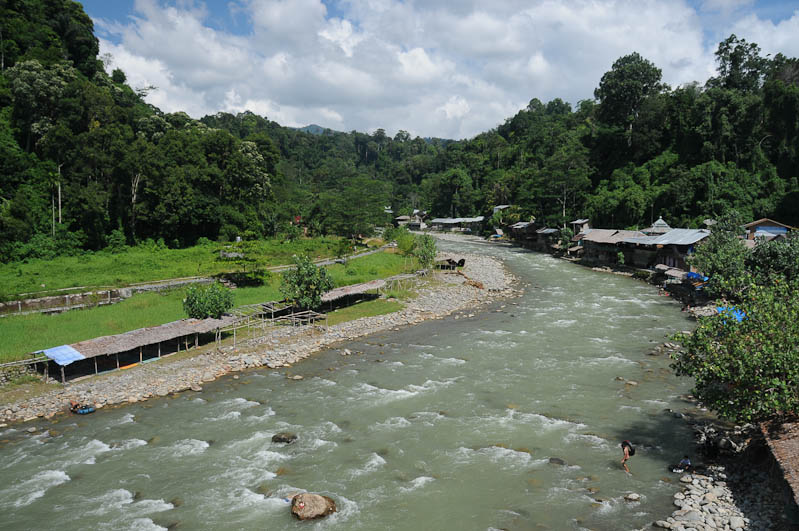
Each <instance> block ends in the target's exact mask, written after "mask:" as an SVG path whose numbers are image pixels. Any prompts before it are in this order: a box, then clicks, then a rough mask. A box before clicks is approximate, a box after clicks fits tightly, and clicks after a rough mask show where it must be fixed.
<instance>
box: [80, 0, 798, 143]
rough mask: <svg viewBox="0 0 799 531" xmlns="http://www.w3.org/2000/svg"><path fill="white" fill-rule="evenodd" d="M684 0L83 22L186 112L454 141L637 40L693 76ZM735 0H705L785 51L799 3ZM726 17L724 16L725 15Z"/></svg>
mask: <svg viewBox="0 0 799 531" xmlns="http://www.w3.org/2000/svg"><path fill="white" fill-rule="evenodd" d="M687 2H688V0H637V1H636V0H572V1H569V2H562V1H560V0H492V1H491V2H490V3H488V2H484V1H479V0H461V1H458V2H451V1H448V0H335V1H334V2H332V3H331V2H327V4H328V5H331V6H332V7H331V8H330V10H328V7H326V5H325V4H323V3H322V2H321V0H237V2H231V4H230V9H231V10H235V11H236V13H237V20H242V19H244V18H246V19H247V20H248V21H249V24H250V25H251V27H250V28H247V31H244V32H241V33H242V34H238V35H237V34H232V33H230V32H226V31H223V30H219V29H213V28H211V27H210V26H209V25H208V24H207V17H208V13H207V11H206V10H205V9H204V8H203V5H204V4H202V3H200V1H199V0H182V1H180V2H177V4H172V3H170V4H169V5H165V4H164V2H163V0H137V1H136V3H135V12H134V13H133V14H132V16H131V17H130V18H129V19H127V20H125V21H105V20H100V21H95V22H96V24H97V26H98V28H100V29H102V30H103V31H104V32H105V33H106V34H109V35H111V36H113V37H114V40H116V41H118V44H112V43H111V42H110V40H108V39H102V40H101V51H102V52H110V53H111V54H112V55H113V56H114V58H115V62H116V64H117V65H118V66H120V67H121V68H122V69H123V70H124V71H125V72H126V74H127V75H128V78H129V79H130V80H131V84H133V85H134V86H137V85H147V84H152V85H155V86H157V87H158V90H157V91H154V92H152V93H151V94H150V96H148V101H150V102H151V103H153V104H155V105H158V106H160V107H162V108H163V109H164V110H166V111H175V110H181V109H182V110H186V111H187V112H188V113H189V114H191V115H192V116H196V117H199V116H202V115H203V114H210V113H215V112H217V111H219V110H226V111H230V112H237V111H240V110H245V109H249V110H252V111H253V112H257V113H259V114H263V115H266V116H268V117H269V118H270V119H272V120H276V121H278V122H280V123H282V124H285V125H295V126H296V125H306V124H308V123H319V124H320V125H323V126H327V127H331V128H334V129H338V130H343V131H349V130H352V129H357V130H359V131H370V130H375V129H377V128H380V127H382V128H384V129H386V131H387V133H389V134H393V133H394V132H396V131H397V130H399V129H405V130H407V131H409V132H410V133H411V134H414V135H417V134H418V135H421V136H438V137H445V138H463V137H470V136H474V135H475V134H478V133H480V132H482V131H485V130H487V129H490V128H492V127H495V126H496V125H498V124H500V123H502V122H503V121H504V120H505V119H506V118H508V117H510V116H512V115H513V114H514V113H515V112H516V111H518V110H519V109H520V108H523V107H525V106H526V105H527V102H529V100H530V99H532V98H539V99H541V100H542V101H548V100H551V99H553V98H556V97H560V98H562V99H564V100H566V101H570V102H572V103H576V102H577V101H579V100H581V99H588V98H591V97H592V95H593V90H594V88H595V87H596V86H597V84H598V83H599V79H600V78H601V76H602V74H604V73H605V72H606V71H608V70H609V69H610V68H611V65H612V64H613V61H615V60H616V59H617V58H619V57H621V56H623V55H626V54H629V53H631V52H633V51H637V52H639V53H640V54H641V55H643V56H644V57H646V58H647V59H649V60H651V61H652V62H654V63H655V64H656V65H657V66H658V67H660V68H661V69H662V70H663V78H664V81H666V82H668V83H670V84H672V85H678V84H681V83H686V82H690V81H694V80H697V81H700V82H704V81H705V80H706V79H707V78H708V77H709V76H711V75H712V72H713V69H714V61H713V51H714V49H715V45H716V43H713V44H712V46H709V45H707V44H706V43H705V42H704V39H705V37H706V34H707V31H708V28H707V27H706V26H703V24H707V22H706V18H707V17H705V18H703V17H702V15H701V13H699V12H697V11H696V9H695V8H693V7H691V6H690V5H689V4H688V3H687ZM748 2H749V0H727V1H724V0H706V1H705V3H704V4H703V5H702V8H701V10H703V11H707V10H716V11H719V12H720V11H722V10H725V12H728V13H731V12H735V14H734V15H729V17H730V22H729V23H728V22H727V20H728V19H727V18H725V17H720V18H719V20H722V19H723V22H721V23H719V24H722V25H723V27H718V28H716V27H714V31H720V32H723V31H727V33H726V34H727V35H729V33H730V31H728V30H735V32H736V33H737V34H738V35H739V36H743V37H745V38H747V39H748V40H752V41H754V42H758V43H759V44H760V45H761V46H762V47H763V49H764V51H768V52H771V53H776V51H783V52H786V53H788V54H791V55H799V50H796V47H797V44H796V42H797V41H796V39H794V38H793V35H796V34H799V14H796V15H794V17H793V18H791V19H789V20H784V21H782V22H779V23H778V24H774V23H772V22H771V21H768V20H761V19H759V18H757V17H756V16H754V15H753V14H749V13H751V10H750V9H749V4H748ZM738 13H740V14H738Z"/></svg>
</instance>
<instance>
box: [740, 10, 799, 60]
mask: <svg viewBox="0 0 799 531" xmlns="http://www.w3.org/2000/svg"><path fill="white" fill-rule="evenodd" d="M732 32H733V33H735V34H736V35H737V36H738V37H740V38H743V39H746V40H747V41H749V42H754V43H757V44H758V45H759V46H760V49H761V50H762V53H763V54H764V55H765V54H767V53H769V54H771V55H777V54H778V53H780V52H781V53H782V54H783V55H786V56H788V57H799V39H797V38H796V36H797V35H799V9H797V10H796V11H794V14H793V16H792V17H791V18H788V19H785V20H782V21H780V22H779V23H777V24H775V23H774V22H772V21H770V20H762V19H760V18H758V17H757V16H756V15H753V14H752V15H748V16H746V17H744V18H743V19H741V20H739V21H738V22H736V24H735V25H734V26H733V27H732Z"/></svg>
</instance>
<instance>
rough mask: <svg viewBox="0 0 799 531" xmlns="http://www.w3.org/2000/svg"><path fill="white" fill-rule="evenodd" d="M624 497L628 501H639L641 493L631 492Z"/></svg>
mask: <svg viewBox="0 0 799 531" xmlns="http://www.w3.org/2000/svg"><path fill="white" fill-rule="evenodd" d="M624 499H625V500H627V501H628V502H637V501H641V495H640V494H636V493H635V492H631V493H630V494H627V495H626V496H625V497H624Z"/></svg>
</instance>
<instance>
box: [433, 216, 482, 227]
mask: <svg viewBox="0 0 799 531" xmlns="http://www.w3.org/2000/svg"><path fill="white" fill-rule="evenodd" d="M484 219H485V217H483V216H477V217H476V218H435V219H433V220H431V221H430V223H441V224H443V225H449V224H455V223H478V222H480V221H483V220H484Z"/></svg>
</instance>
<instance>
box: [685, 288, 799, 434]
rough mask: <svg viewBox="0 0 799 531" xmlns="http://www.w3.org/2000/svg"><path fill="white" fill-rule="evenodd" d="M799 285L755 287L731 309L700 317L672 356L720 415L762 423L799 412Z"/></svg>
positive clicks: (702, 399)
mask: <svg viewBox="0 0 799 531" xmlns="http://www.w3.org/2000/svg"><path fill="white" fill-rule="evenodd" d="M797 290H799V281H793V282H790V283H789V282H785V281H777V282H775V283H774V284H773V285H768V286H757V285H751V286H750V287H749V288H748V289H747V290H745V291H743V295H742V298H741V300H740V302H739V303H738V304H736V306H735V310H737V311H738V312H740V313H739V315H742V316H743V318H742V319H741V320H740V321H738V320H737V319H736V318H735V317H734V316H733V314H732V312H730V311H724V312H722V313H721V314H720V315H714V316H711V317H703V318H700V321H699V327H698V328H697V329H696V330H695V331H694V332H693V333H692V334H690V335H678V336H676V339H678V340H679V341H680V342H681V343H682V345H683V349H682V350H681V351H680V352H678V353H676V354H674V355H672V357H673V359H674V360H675V362H674V364H673V365H672V368H674V369H675V370H676V372H677V374H678V375H680V376H691V377H693V378H694V381H695V387H694V394H695V395H696V397H697V398H698V399H699V400H700V401H702V403H704V404H705V405H706V406H707V407H709V408H710V409H713V410H714V411H716V412H717V413H718V414H719V415H721V416H723V417H726V418H729V419H733V420H736V421H740V422H744V421H760V420H765V419H768V418H771V417H774V416H778V415H781V414H786V413H795V412H797V411H799V394H797V392H796V382H797V381H799V297H797V296H796V293H797Z"/></svg>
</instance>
